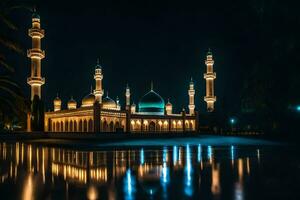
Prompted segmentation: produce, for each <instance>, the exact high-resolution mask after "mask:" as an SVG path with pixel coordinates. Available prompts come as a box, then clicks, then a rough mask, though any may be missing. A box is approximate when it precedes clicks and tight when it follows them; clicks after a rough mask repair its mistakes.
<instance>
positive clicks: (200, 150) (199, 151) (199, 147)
mask: <svg viewBox="0 0 300 200" xmlns="http://www.w3.org/2000/svg"><path fill="white" fill-rule="evenodd" d="M201 154H202V147H201V144H198V156H197V161H198V162H200V161H201Z"/></svg>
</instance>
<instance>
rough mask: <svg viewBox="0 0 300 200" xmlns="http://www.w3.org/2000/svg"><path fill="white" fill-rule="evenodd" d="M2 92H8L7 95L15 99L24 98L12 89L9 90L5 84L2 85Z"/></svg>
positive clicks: (0, 88) (0, 87)
mask: <svg viewBox="0 0 300 200" xmlns="http://www.w3.org/2000/svg"><path fill="white" fill-rule="evenodd" d="M0 90H2V91H6V92H7V93H9V94H10V95H11V96H12V97H14V98H23V97H22V96H20V95H19V94H18V93H16V92H15V91H14V90H12V89H11V88H9V87H7V86H5V85H3V84H2V85H0Z"/></svg>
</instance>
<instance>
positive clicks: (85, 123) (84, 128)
mask: <svg viewBox="0 0 300 200" xmlns="http://www.w3.org/2000/svg"><path fill="white" fill-rule="evenodd" d="M87 131H88V129H87V121H86V120H84V121H83V132H87Z"/></svg>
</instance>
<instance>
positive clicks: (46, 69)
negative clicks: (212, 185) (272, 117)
mask: <svg viewBox="0 0 300 200" xmlns="http://www.w3.org/2000/svg"><path fill="white" fill-rule="evenodd" d="M261 2H264V1H200V0H198V1H176V0H173V1H150V0H143V1H134V2H132V1H121V2H118V1H96V2H89V1H80V3H77V2H76V1H59V3H58V2H57V1H44V2H41V3H38V4H37V9H38V13H39V14H40V16H41V23H42V28H44V29H45V32H46V36H45V38H44V39H43V40H42V47H43V49H44V50H45V51H46V58H45V59H44V60H43V61H42V74H43V76H44V77H45V78H46V84H45V85H44V86H43V97H44V99H45V101H46V103H47V108H50V107H51V109H52V99H53V98H54V97H55V96H56V93H57V92H58V93H59V95H60V97H61V98H62V100H63V103H64V106H66V101H67V100H68V99H69V98H70V96H71V95H73V96H74V98H75V99H76V100H77V102H81V99H82V98H83V97H84V96H85V95H87V94H88V93H89V92H90V86H91V85H93V86H94V80H93V73H94V67H95V64H96V60H97V58H98V57H101V65H102V69H103V74H104V80H103V87H104V90H105V91H108V92H109V96H110V97H112V98H114V99H115V97H116V96H119V97H120V99H121V103H122V104H123V105H124V101H125V99H124V92H125V85H126V83H128V84H129V85H130V87H131V92H132V94H133V100H134V102H135V103H138V100H139V98H140V97H141V96H142V95H143V94H145V93H146V92H147V91H148V90H149V89H150V82H151V81H153V82H154V89H155V91H157V92H158V93H159V94H160V95H161V96H162V97H163V98H164V99H165V100H166V99H167V98H170V99H171V102H172V103H173V106H174V107H175V108H177V110H180V109H181V108H182V107H183V106H185V107H186V108H187V104H188V96H187V90H188V84H189V80H190V78H191V76H192V77H193V79H194V80H195V84H196V107H197V109H198V110H201V111H204V110H205V104H204V101H203V96H204V95H205V80H204V79H203V73H204V71H205V70H206V67H205V64H204V60H205V56H206V52H207V50H208V48H211V49H212V52H213V56H214V59H215V66H214V70H215V72H216V73H217V79H216V83H215V85H216V88H215V93H216V96H217V101H218V106H222V101H227V102H228V101H230V102H231V104H238V103H239V101H238V99H239V95H240V93H241V92H240V91H241V87H242V84H243V80H244V78H245V76H246V75H247V72H248V68H249V62H253V59H256V57H255V56H256V55H255V51H256V48H258V47H259V46H258V45H257V43H259V42H260V41H259V40H258V38H259V32H260V30H259V27H260V24H259V22H260V21H259V20H260V17H261V16H263V15H264V13H265V12H266V11H265V10H264V9H265V8H267V9H269V13H272V12H270V9H271V11H272V8H270V7H267V6H265V4H264V3H261ZM276 6H280V5H276ZM274 12H276V11H275V10H274ZM287 12H288V11H287ZM30 16H31V15H30V13H26V14H24V16H23V15H22V20H21V21H20V27H21V28H20V30H21V31H20V32H19V38H22V39H21V40H22V43H23V44H24V46H25V48H30V45H31V41H30V38H29V37H28V36H27V30H26V29H27V28H29V27H30V23H31V18H30ZM274 19H276V18H274ZM278 19H280V17H279V18H278ZM274 28H275V30H276V27H274ZM280 30H281V29H280ZM281 31H283V30H281ZM18 59H19V61H18V65H20V68H21V69H20V70H17V71H18V74H17V76H18V79H19V80H20V82H21V86H22V88H24V89H23V90H24V92H26V94H28V95H29V87H28V86H27V84H25V83H26V78H27V76H28V75H29V66H30V64H29V59H26V58H18ZM24 63H26V65H24Z"/></svg>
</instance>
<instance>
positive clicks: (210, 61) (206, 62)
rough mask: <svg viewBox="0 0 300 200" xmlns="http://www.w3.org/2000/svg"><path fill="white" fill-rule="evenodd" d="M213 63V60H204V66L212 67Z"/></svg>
mask: <svg viewBox="0 0 300 200" xmlns="http://www.w3.org/2000/svg"><path fill="white" fill-rule="evenodd" d="M214 63H215V62H214V61H213V60H206V61H205V64H206V65H214Z"/></svg>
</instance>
